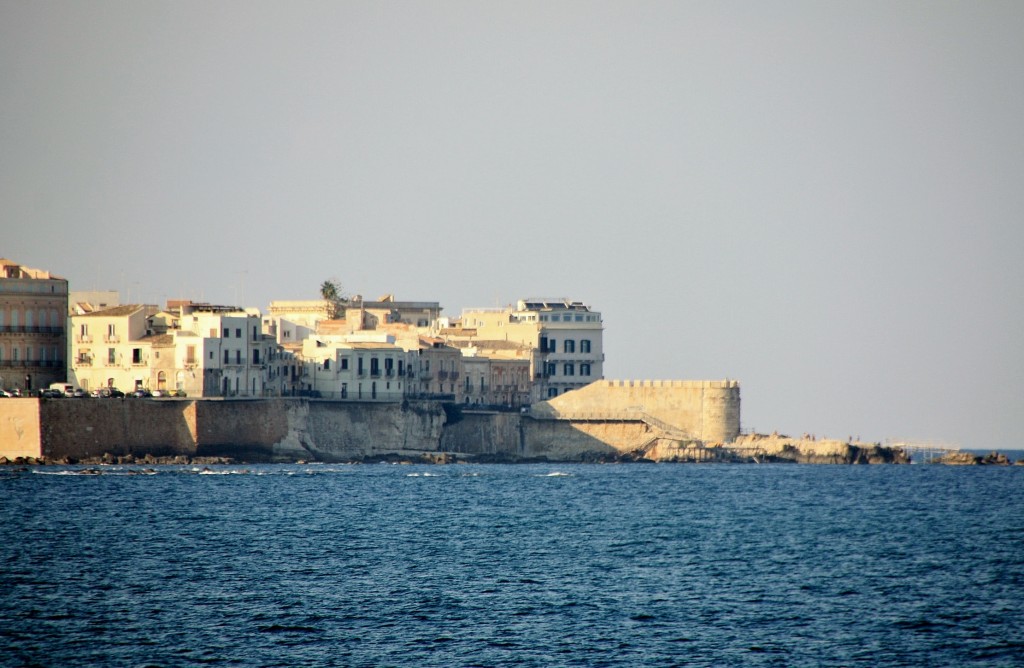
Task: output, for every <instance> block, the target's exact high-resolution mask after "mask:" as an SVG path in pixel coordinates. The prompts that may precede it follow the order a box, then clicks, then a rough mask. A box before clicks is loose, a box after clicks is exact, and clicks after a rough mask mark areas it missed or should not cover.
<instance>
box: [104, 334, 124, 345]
mask: <svg viewBox="0 0 1024 668" xmlns="http://www.w3.org/2000/svg"><path fill="white" fill-rule="evenodd" d="M103 342H104V343H121V337H120V336H118V335H117V334H108V335H106V336H104V337H103Z"/></svg>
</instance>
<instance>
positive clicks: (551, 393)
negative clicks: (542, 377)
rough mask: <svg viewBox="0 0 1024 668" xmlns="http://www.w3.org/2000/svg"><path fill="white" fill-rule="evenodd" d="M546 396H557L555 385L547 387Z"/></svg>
mask: <svg viewBox="0 0 1024 668" xmlns="http://www.w3.org/2000/svg"><path fill="white" fill-rule="evenodd" d="M548 396H549V397H557V396H558V388H557V387H549V388H548Z"/></svg>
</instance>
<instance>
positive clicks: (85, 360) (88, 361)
mask: <svg viewBox="0 0 1024 668" xmlns="http://www.w3.org/2000/svg"><path fill="white" fill-rule="evenodd" d="M75 366H92V356H91V355H82V356H80V357H79V358H78V359H77V360H75Z"/></svg>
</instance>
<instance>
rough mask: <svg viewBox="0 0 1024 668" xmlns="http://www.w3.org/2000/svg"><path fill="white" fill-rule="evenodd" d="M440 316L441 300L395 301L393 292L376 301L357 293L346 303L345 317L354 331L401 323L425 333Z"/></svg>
mask: <svg viewBox="0 0 1024 668" xmlns="http://www.w3.org/2000/svg"><path fill="white" fill-rule="evenodd" d="M440 317H441V305H440V304H439V303H438V302H402V301H395V297H394V295H384V296H383V297H381V298H380V299H378V300H377V301H364V300H363V299H362V297H359V296H356V297H354V298H353V299H352V300H351V301H350V302H348V303H347V304H346V307H345V320H346V321H347V322H348V323H349V324H350V326H351V327H353V331H359V330H364V329H380V328H381V327H383V326H386V325H393V324H401V325H408V326H410V327H415V328H417V329H418V330H419V331H421V332H424V333H425V332H428V331H429V330H431V329H432V328H433V327H434V326H435V324H436V323H437V320H438V318H440Z"/></svg>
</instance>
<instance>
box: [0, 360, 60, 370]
mask: <svg viewBox="0 0 1024 668" xmlns="http://www.w3.org/2000/svg"><path fill="white" fill-rule="evenodd" d="M62 366H64V361H63V360H0V367H3V368H6V369H25V368H35V369H50V368H55V367H62Z"/></svg>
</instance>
